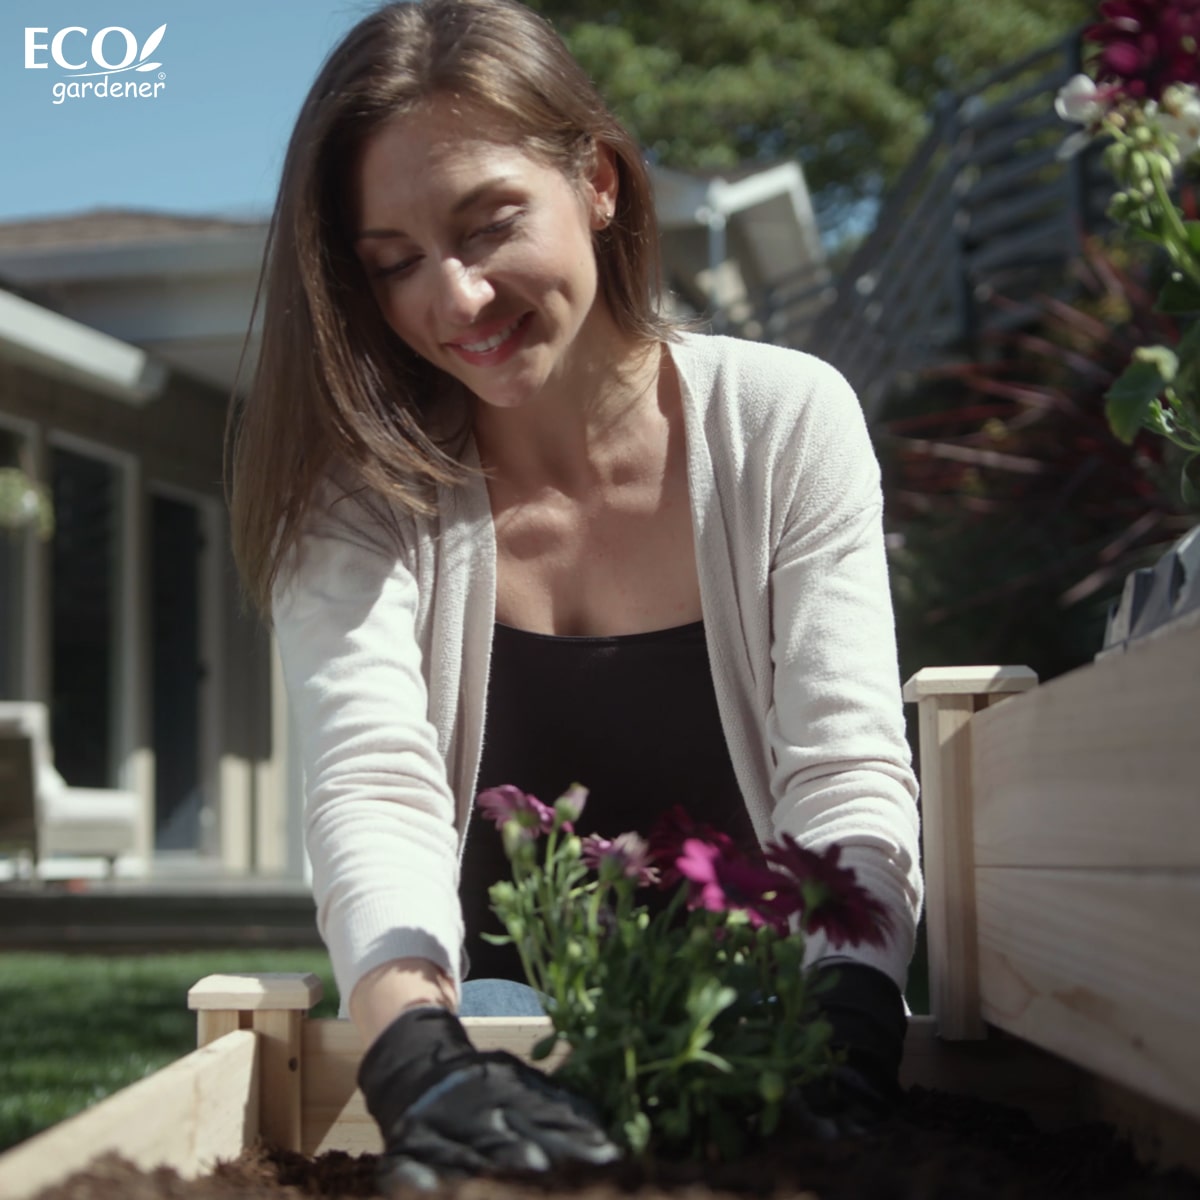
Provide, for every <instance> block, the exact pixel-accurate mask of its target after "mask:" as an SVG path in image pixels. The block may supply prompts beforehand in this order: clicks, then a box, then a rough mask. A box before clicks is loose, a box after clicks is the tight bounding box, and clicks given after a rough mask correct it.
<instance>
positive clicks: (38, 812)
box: [0, 700, 141, 876]
mask: <svg viewBox="0 0 1200 1200" xmlns="http://www.w3.org/2000/svg"><path fill="white" fill-rule="evenodd" d="M140 809H141V801H140V799H139V797H138V796H137V795H136V794H135V793H133V792H125V791H120V790H117V789H115V788H75V787H69V786H68V785H67V782H66V780H64V779H63V777H62V776H61V775H60V774H59V773H58V771H57V770H56V769H55V767H54V755H53V751H52V749H51V746H50V718H49V713H48V711H47V709H46V706H45V705H44V704H41V703H38V702H37V701H26V700H22V701H3V702H0V850H9V851H12V850H17V851H18V852H25V853H28V854H30V855H32V858H33V869H34V874H35V875H36V874H37V868H38V863H39V862H40V860H41V859H43V858H47V857H49V856H50V855H55V854H64V855H66V854H69V855H74V856H78V857H81V858H93V857H94V858H103V859H105V860H106V862H107V864H108V873H109V875H110V876H111V875H112V873H113V869H114V866H115V863H116V860H117V857H118V855H121V854H124V853H125V852H126V851H128V850H132V849H134V848H135V846H136V844H137V825H138V817H139V813H140Z"/></svg>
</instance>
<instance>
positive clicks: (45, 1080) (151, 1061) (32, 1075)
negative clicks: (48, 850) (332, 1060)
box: [0, 950, 337, 1150]
mask: <svg viewBox="0 0 1200 1200" xmlns="http://www.w3.org/2000/svg"><path fill="white" fill-rule="evenodd" d="M242 971H312V972H314V973H315V974H316V975H319V976H320V978H321V981H322V982H323V983H324V985H325V998H324V999H323V1000H322V1001H321V1003H320V1005H319V1006H318V1007H317V1008H316V1009H315V1010H314V1012H315V1013H316V1015H318V1016H334V1015H336V1013H337V994H336V992H335V990H334V985H333V974H332V972H331V970H330V967H329V958H328V956H327V955H326V954H325V952H324V951H322V950H296V951H291V950H287V951H284V950H268V951H263V950H230V951H221V950H213V951H203V952H196V953H188V954H147V955H136V956H132V955H131V956H105V955H82V954H79V955H76V954H27V953H12V954H0V1150H2V1149H4V1148H5V1147H7V1146H11V1145H13V1144H14V1143H16V1142H19V1141H22V1140H23V1139H25V1138H27V1137H29V1136H30V1135H31V1134H34V1133H37V1132H38V1130H40V1129H45V1128H46V1127H47V1126H49V1125H53V1124H54V1123H55V1122H57V1121H61V1120H62V1119H63V1118H64V1117H67V1116H70V1115H71V1114H72V1113H75V1112H78V1111H79V1110H80V1109H82V1108H86V1107H87V1106H88V1105H90V1104H94V1103H95V1102H96V1101H97V1100H99V1099H101V1098H102V1097H104V1096H107V1095H108V1094H109V1093H110V1092H115V1091H116V1090H117V1089H118V1088H122V1087H124V1086H125V1085H126V1084H128V1083H132V1082H133V1081H134V1080H137V1079H141V1078H142V1077H143V1076H144V1075H148V1074H149V1073H150V1072H151V1071H156V1070H158V1068H159V1067H162V1066H164V1065H165V1064H166V1063H168V1062H170V1061H172V1060H173V1059H176V1058H179V1057H180V1056H181V1055H184V1054H187V1053H188V1051H190V1050H192V1049H193V1048H194V1047H195V1045H196V1017H195V1014H194V1013H191V1012H189V1011H188V1007H187V990H188V988H189V987H191V985H192V984H193V983H195V982H196V981H197V980H198V979H201V978H203V977H204V976H205V975H211V974H214V973H222V974H224V973H234V972H242Z"/></svg>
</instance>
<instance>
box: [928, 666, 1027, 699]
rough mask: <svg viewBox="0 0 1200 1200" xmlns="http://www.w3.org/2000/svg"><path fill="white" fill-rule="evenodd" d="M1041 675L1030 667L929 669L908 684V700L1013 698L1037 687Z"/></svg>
mask: <svg viewBox="0 0 1200 1200" xmlns="http://www.w3.org/2000/svg"><path fill="white" fill-rule="evenodd" d="M1037 681H1038V679H1037V674H1036V672H1034V671H1031V670H1030V669H1029V668H1028V667H926V668H925V669H924V670H923V671H918V672H917V673H916V674H915V675H914V676H913V677H912V678H911V679H910V680H909V681H908V682H907V683H906V684H905V685H904V699H905V700H908V701H913V700H923V699H924V698H925V697H926V696H960V695H971V696H984V695H992V694H993V693H1002V694H1007V695H1011V694H1014V693H1017V692H1028V691H1031V690H1032V689H1033V688H1035V687H1037Z"/></svg>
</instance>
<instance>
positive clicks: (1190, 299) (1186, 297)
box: [1154, 275, 1200, 317]
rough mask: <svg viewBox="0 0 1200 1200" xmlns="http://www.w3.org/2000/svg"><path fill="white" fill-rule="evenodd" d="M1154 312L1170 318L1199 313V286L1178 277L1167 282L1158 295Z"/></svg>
mask: <svg viewBox="0 0 1200 1200" xmlns="http://www.w3.org/2000/svg"><path fill="white" fill-rule="evenodd" d="M1154 307H1155V310H1156V311H1158V312H1160V313H1166V314H1167V316H1170V317H1186V316H1190V315H1191V314H1192V313H1197V312H1200V285H1198V284H1196V283H1194V282H1193V281H1192V280H1191V279H1188V278H1187V277H1186V276H1185V275H1179V276H1177V277H1176V278H1174V279H1171V280H1168V282H1167V285H1166V286H1165V287H1164V288H1163V290H1162V291H1161V292H1159V294H1158V300H1157V302H1156V303H1155V305H1154Z"/></svg>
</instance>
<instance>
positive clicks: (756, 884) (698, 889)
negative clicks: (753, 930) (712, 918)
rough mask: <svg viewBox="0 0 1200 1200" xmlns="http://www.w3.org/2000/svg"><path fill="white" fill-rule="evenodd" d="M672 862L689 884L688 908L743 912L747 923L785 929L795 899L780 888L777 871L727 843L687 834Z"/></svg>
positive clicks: (794, 905)
mask: <svg viewBox="0 0 1200 1200" xmlns="http://www.w3.org/2000/svg"><path fill="white" fill-rule="evenodd" d="M675 866H676V868H677V869H678V871H679V874H680V875H682V876H683V877H684V878H685V879H687V880H688V881H689V883H690V884H691V889H690V895H689V897H688V907H689V908H705V909H707V910H708V911H709V912H729V911H731V910H734V909H736V910H738V911H740V912H744V913H745V914H746V916H747V918H748V919H749V921H750V924H751V925H754V926H762V925H769V926H771V928H773V929H775V930H777V931H778V932H780V933H787V931H788V918H789V917H790V916H791V914H792V913H793V912H795V911H796V907H797V906H796V902H795V899H794V897H793V896H792V895H790V894H789V892H788V891H787V890H786V889H781V888H780V882H781V881H780V877H779V873H778V872H777V871H772V870H771V869H770V868H768V867H766V866H759V865H758V864H757V863H753V862H750V861H748V860H747V859H745V858H743V857H742V856H741V855H740V854H738V853H737V852H736V851H734V850H731V849H730V848H729V847H728V846H721V845H714V844H713V843H711V842H703V841H701V840H700V839H699V838H687V839H685V841H684V843H683V848H682V852H681V853H680V855H679V857H678V858H677V859H676V860H675Z"/></svg>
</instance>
